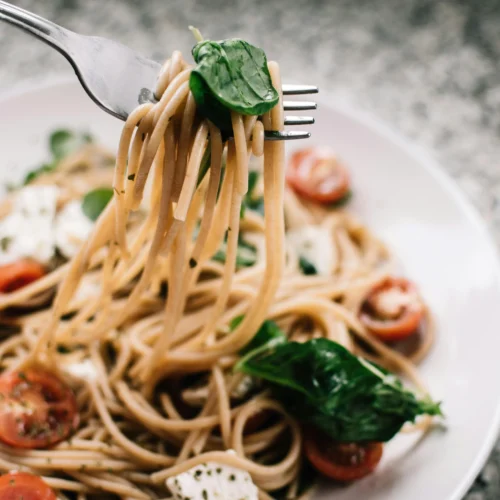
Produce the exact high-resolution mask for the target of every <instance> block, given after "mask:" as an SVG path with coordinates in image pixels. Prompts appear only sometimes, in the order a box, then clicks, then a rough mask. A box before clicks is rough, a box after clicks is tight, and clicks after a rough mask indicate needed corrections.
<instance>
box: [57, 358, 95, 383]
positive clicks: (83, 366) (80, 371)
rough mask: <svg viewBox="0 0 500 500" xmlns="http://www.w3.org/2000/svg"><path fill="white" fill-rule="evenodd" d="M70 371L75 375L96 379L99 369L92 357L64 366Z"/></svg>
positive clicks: (81, 377) (86, 378) (85, 378)
mask: <svg viewBox="0 0 500 500" xmlns="http://www.w3.org/2000/svg"><path fill="white" fill-rule="evenodd" d="M64 369H65V370H66V371H67V372H68V373H70V374H71V375H73V376H74V377H77V378H80V379H84V380H96V379H97V370H96V367H95V365H94V363H93V362H92V361H91V360H90V359H84V360H83V361H80V362H79V363H71V364H68V365H66V366H65V368H64Z"/></svg>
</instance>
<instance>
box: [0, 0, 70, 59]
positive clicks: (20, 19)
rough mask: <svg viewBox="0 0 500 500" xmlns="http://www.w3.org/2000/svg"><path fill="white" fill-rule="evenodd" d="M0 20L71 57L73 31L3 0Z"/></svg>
mask: <svg viewBox="0 0 500 500" xmlns="http://www.w3.org/2000/svg"><path fill="white" fill-rule="evenodd" d="M0 20H2V21H5V22H7V23H9V24H12V25H14V26H17V27H18V28H21V29H22V30H24V31H26V32H27V33H29V34H30V35H33V36H35V37H37V38H39V39H40V40H42V41H44V42H45V43H48V44H49V45H51V46H52V47H54V48H55V49H57V50H58V51H59V52H61V53H62V54H63V55H64V56H65V57H66V58H68V59H70V54H69V53H68V52H69V47H68V42H69V41H70V40H69V39H70V38H71V35H72V32H71V31H69V30H67V29H64V28H62V27H61V26H58V25H57V24H54V23H52V22H50V21H48V20H47V19H44V18H43V17H40V16H37V15H36V14H33V13H31V12H28V11H27V10H24V9H21V8H20V7H16V6H15V5H12V4H10V3H8V2H4V1H3V0H0Z"/></svg>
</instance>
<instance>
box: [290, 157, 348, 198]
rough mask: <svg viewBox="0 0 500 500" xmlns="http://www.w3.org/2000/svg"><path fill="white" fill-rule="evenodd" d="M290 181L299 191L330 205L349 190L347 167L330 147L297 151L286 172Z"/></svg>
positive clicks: (304, 195)
mask: <svg viewBox="0 0 500 500" xmlns="http://www.w3.org/2000/svg"><path fill="white" fill-rule="evenodd" d="M286 179H287V181H288V184H289V185H290V187H291V188H293V190H294V191H296V192H297V193H298V194H300V195H301V196H303V197H304V198H307V199H309V200H312V201H315V202H317V203H324V204H326V205H328V204H331V203H334V202H337V201H339V200H340V199H342V198H344V196H346V195H347V194H348V193H349V189H350V180H349V174H348V172H347V170H346V168H345V167H344V166H343V165H342V164H341V163H340V162H339V161H338V159H337V157H336V156H335V154H334V153H333V152H332V151H330V150H329V149H324V148H306V149H301V150H299V151H296V152H295V153H293V155H292V157H291V159H290V163H289V164H288V169H287V173H286Z"/></svg>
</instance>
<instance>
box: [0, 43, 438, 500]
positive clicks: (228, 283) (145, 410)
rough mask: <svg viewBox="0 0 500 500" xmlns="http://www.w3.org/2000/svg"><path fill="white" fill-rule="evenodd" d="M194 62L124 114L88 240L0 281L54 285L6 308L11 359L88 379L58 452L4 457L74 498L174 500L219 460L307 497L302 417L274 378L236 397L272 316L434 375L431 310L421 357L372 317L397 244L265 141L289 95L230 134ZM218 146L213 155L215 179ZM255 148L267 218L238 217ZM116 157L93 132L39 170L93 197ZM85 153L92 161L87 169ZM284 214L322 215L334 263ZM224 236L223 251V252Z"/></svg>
mask: <svg viewBox="0 0 500 500" xmlns="http://www.w3.org/2000/svg"><path fill="white" fill-rule="evenodd" d="M269 70H270V73H271V76H272V81H273V85H274V87H275V88H276V89H279V88H280V87H281V83H280V76H279V71H278V66H277V65H276V64H275V63H269ZM190 72H191V68H190V66H189V65H188V64H186V62H185V61H184V59H183V58H182V56H181V55H180V53H178V52H175V53H174V54H173V56H172V58H171V59H170V60H168V61H167V63H166V64H165V65H164V67H163V70H162V72H161V75H160V78H159V81H158V85H157V95H158V96H159V101H158V102H157V103H155V104H153V103H148V104H143V105H141V106H139V107H138V108H137V109H136V110H135V111H134V112H133V113H132V114H131V115H130V116H129V118H128V119H127V121H126V123H125V125H124V128H123V132H122V135H121V139H120V144H119V148H118V153H117V157H116V166H115V170H114V174H113V181H112V182H113V188H114V192H115V194H114V197H113V199H112V201H111V202H110V203H109V204H108V205H107V207H106V208H105V210H104V212H103V213H102V214H101V216H100V217H99V219H98V220H97V222H96V224H95V227H94V230H93V232H92V234H91V236H90V238H89V239H88V240H87V241H86V243H85V244H84V245H83V247H82V248H81V249H80V251H79V252H78V253H77V255H76V256H75V257H74V258H73V259H71V260H70V261H69V262H67V263H65V264H63V265H61V267H58V268H57V269H55V270H53V271H52V272H51V273H49V274H47V275H46V276H45V277H43V278H41V279H40V280H38V281H36V282H34V283H32V284H30V285H28V286H25V287H24V288H22V289H19V290H17V291H15V292H12V293H10V294H5V295H2V296H0V308H1V309H2V310H6V309H7V308H11V309H12V308H14V307H20V306H21V307H25V306H26V305H27V304H29V303H30V301H32V300H35V299H36V298H39V299H40V300H47V294H49V295H50V294H51V293H52V290H53V289H54V288H57V294H56V296H55V299H54V300H53V303H52V305H51V307H46V308H42V309H36V310H34V311H32V312H27V313H23V314H19V315H16V316H15V317H14V318H12V317H10V316H5V318H4V319H2V322H3V323H4V324H5V325H6V324H9V325H10V326H11V327H13V328H18V331H17V333H16V334H15V335H12V336H10V337H8V338H7V339H6V340H5V341H4V342H3V343H2V344H0V353H1V356H0V358H1V365H2V369H9V370H13V369H20V368H22V367H25V366H30V365H33V364H35V365H42V366H45V367H49V368H50V369H51V370H54V367H56V366H57V367H58V371H59V376H60V377H63V378H64V379H65V380H67V381H68V383H69V385H70V386H71V387H72V388H73V390H74V391H75V394H76V400H77V403H78V408H79V410H80V412H81V415H80V425H79V427H78V429H77V430H76V431H75V433H74V435H73V436H72V437H71V438H70V439H68V440H65V441H62V442H60V443H59V444H57V445H56V446H55V447H53V448H50V449H46V450H23V449H16V448H12V447H9V446H7V445H0V470H2V471H10V470H24V471H28V472H32V473H34V474H37V475H40V476H42V477H43V479H44V480H45V482H46V483H47V484H48V485H49V486H51V487H52V488H54V489H55V490H57V492H58V495H59V496H60V498H69V497H70V496H72V495H73V494H74V495H75V497H76V498H78V499H79V500H80V499H85V498H91V497H92V496H93V495H96V494H101V495H102V492H107V493H109V494H114V495H117V496H119V497H121V498H129V499H132V498H134V499H148V498H165V497H166V496H168V489H167V487H166V486H165V480H166V479H167V478H169V477H172V476H176V475H178V474H179V473H181V472H184V471H187V470H189V469H191V468H192V467H193V466H196V465H199V464H202V463H206V462H217V463H220V464H227V465H232V466H234V467H237V468H239V469H243V470H246V471H248V472H249V473H250V474H251V476H252V479H253V481H254V483H255V484H256V485H257V487H258V488H259V491H260V497H261V498H263V499H266V498H272V496H270V495H272V493H270V492H273V491H276V490H280V489H283V488H284V489H285V490H286V491H287V492H288V497H287V498H296V497H297V495H298V493H297V492H298V488H299V485H298V481H299V471H300V469H301V467H302V465H303V458H302V451H301V448H302V445H301V443H302V437H301V436H302V429H301V427H300V426H299V424H298V422H297V421H296V419H295V418H294V415H291V414H289V413H287V411H285V409H284V408H283V406H282V405H281V404H280V403H279V402H277V401H276V400H275V399H274V398H273V396H272V394H271V392H270V391H269V389H267V388H266V387H265V386H258V385H257V387H254V388H253V390H252V391H250V392H249V393H247V394H245V393H244V394H243V395H241V394H239V393H240V392H241V387H242V384H244V383H245V379H246V378H247V377H246V376H245V375H243V374H241V373H237V372H234V371H233V366H234V364H235V363H236V362H237V361H238V359H239V357H240V355H239V352H240V350H241V349H242V348H243V347H244V346H245V345H246V344H248V342H249V341H250V340H251V339H252V337H253V336H254V334H255V332H256V331H257V330H258V329H259V327H260V325H261V324H262V323H263V322H264V321H265V320H269V319H270V320H274V321H275V322H276V323H277V324H278V326H279V327H280V328H281V329H282V330H283V331H284V332H286V335H287V336H288V338H289V339H291V340H297V341H299V342H303V341H305V340H308V339H311V338H319V337H324V338H327V339H330V340H332V341H335V342H337V343H339V344H341V345H343V346H345V347H346V348H347V349H348V350H350V351H351V352H354V353H356V354H360V355H363V356H364V357H366V358H368V359H370V360H373V361H376V362H377V363H378V364H380V365H381V366H383V367H385V368H387V369H391V370H393V371H397V372H399V373H402V374H404V375H405V376H406V377H408V378H409V379H410V380H411V381H413V382H414V384H415V385H416V386H418V387H419V388H420V389H423V386H422V384H421V382H420V380H419V378H418V375H417V371H416V368H415V365H414V363H415V362H418V361H420V360H421V359H422V358H423V357H424V356H425V354H426V353H427V351H428V349H429V347H430V346H431V343H432V325H431V321H430V317H429V315H428V314H426V316H427V318H426V327H425V329H424V332H425V335H424V339H423V342H422V343H421V344H420V346H419V347H418V349H417V350H414V351H413V352H412V353H411V355H410V356H403V355H402V354H400V353H399V352H398V351H396V350H394V349H392V348H391V347H390V346H388V345H387V344H385V343H383V342H382V341H380V340H378V339H377V338H376V337H375V336H374V335H372V334H371V333H370V332H369V331H367V329H366V328H365V326H364V325H363V324H362V323H361V322H360V320H359V312H360V309H361V307H362V303H363V300H364V298H365V297H366V294H367V292H368V291H369V290H370V289H372V288H373V286H374V285H376V284H377V283H380V282H381V281H382V280H383V279H384V278H385V277H386V276H388V274H389V273H390V271H391V267H390V265H391V261H390V256H389V254H388V252H387V250H386V248H385V246H384V245H383V244H382V243H381V242H380V241H379V240H378V239H377V238H376V237H374V236H373V235H372V234H371V233H370V232H369V231H368V230H367V229H366V228H365V227H364V226H363V225H361V224H360V223H359V222H357V221H356V220H355V219H354V218H353V217H352V216H351V215H349V214H348V213H347V212H345V211H343V210H333V211H331V210H327V209H322V208H318V206H314V205H312V204H310V203H307V202H305V201H304V200H303V199H301V198H299V197H298V196H297V195H296V194H295V193H294V192H293V191H292V190H290V189H289V188H285V178H284V177H285V176H284V173H285V172H284V145H283V143H282V142H266V141H264V130H282V129H283V109H282V106H281V104H279V105H277V106H275V107H274V108H273V109H272V110H271V111H270V112H268V113H267V114H265V115H264V116H263V117H262V121H261V120H257V117H255V116H245V115H241V114H238V113H236V112H234V111H233V112H232V114H231V122H232V128H233V132H234V137H233V138H232V139H230V140H228V141H225V140H223V138H222V137H221V133H220V131H219V129H218V128H217V127H216V126H214V125H213V124H212V123H210V122H209V121H207V120H206V119H204V118H202V117H201V116H200V115H199V114H198V113H197V109H196V103H195V100H194V99H193V96H192V94H191V93H190V89H189V84H188V81H189V77H190ZM207 148H208V150H209V152H210V168H209V170H208V172H207V173H206V175H204V176H203V175H202V173H201V172H200V168H201V165H202V164H203V157H204V154H205V151H206V150H207ZM101 155H104V156H101ZM251 156H252V157H253V158H252V165H253V166H254V167H255V165H257V168H258V169H260V170H261V172H262V177H263V183H262V185H259V186H257V189H262V192H263V199H264V216H261V215H260V214H259V213H258V212H256V211H251V210H247V211H246V212H245V214H244V216H243V217H240V215H241V214H240V212H241V205H242V199H243V197H244V196H245V194H246V193H247V190H248V173H249V160H250V157H251ZM102 158H105V159H106V156H105V154H104V153H100V152H99V150H98V149H96V147H95V146H86V147H85V148H84V149H82V150H80V151H79V152H77V153H76V154H75V155H73V156H72V157H68V158H67V159H66V160H65V166H63V168H58V169H57V171H56V172H54V173H51V174H48V175H46V176H44V177H40V178H39V179H38V180H37V181H36V183H38V184H40V183H47V184H58V185H60V186H61V188H62V189H63V190H64V192H65V193H66V195H67V197H69V198H78V197H81V195H82V193H83V192H84V191H85V190H86V189H88V188H85V187H84V184H83V183H82V179H83V178H84V179H86V181H88V182H89V183H90V184H92V185H94V186H98V185H102V184H105V183H106V181H105V177H106V176H110V175H111V174H110V170H109V169H106V168H102V167H95V164H96V162H97V163H98V162H101V160H102ZM82 164H85V165H87V164H89V165H90V167H89V168H87V170H85V168H84V169H83V170H82V169H81V168H80V169H75V166H78V165H80V166H81V165H82ZM87 166H88V165H87ZM99 172H101V173H100V174H99ZM77 175H79V176H80V178H79V180H78V182H74V181H72V179H75V176H77ZM98 175H99V176H100V177H97V176H98ZM108 182H109V181H108ZM148 186H149V187H148ZM145 207H146V208H145ZM8 210H9V202H8V200H7V201H6V202H5V213H6V212H8ZM285 220H286V229H287V231H288V230H291V229H294V228H300V227H302V226H305V225H317V226H320V227H321V228H322V229H323V230H325V231H327V232H328V234H329V235H330V238H331V241H332V244H333V246H332V249H333V260H332V262H331V266H330V273H329V275H328V276H325V275H317V274H316V275H304V274H302V273H301V272H300V271H299V255H297V252H296V250H295V249H294V247H293V245H291V244H290V242H289V241H288V240H287V239H285ZM242 235H244V237H245V239H246V241H247V242H249V244H251V246H252V247H253V248H254V249H255V255H256V262H255V263H254V264H253V265H251V266H248V267H238V245H239V241H240V238H241V236H242ZM221 247H224V249H225V258H224V262H221V261H217V260H213V259H212V257H213V256H214V254H216V252H217V251H218V250H219V249H220V248H221ZM44 297H45V299H44ZM241 316H243V319H242V320H241V321H240V322H239V324H238V325H237V326H235V327H234V328H232V329H229V327H228V325H229V324H230V323H231V322H232V321H233V320H234V319H235V318H238V317H241ZM243 392H245V391H243ZM263 414H270V415H272V416H271V417H270V418H268V419H267V420H266V421H265V422H264V423H263V424H262V425H260V426H257V429H256V430H255V429H254V430H252V429H251V427H252V426H251V425H249V424H250V423H251V421H252V420H253V419H255V417H256V416H258V415H263ZM228 449H233V450H235V452H236V453H235V454H234V455H233V454H228V453H226V452H225V450H228ZM100 498H101V497H100Z"/></svg>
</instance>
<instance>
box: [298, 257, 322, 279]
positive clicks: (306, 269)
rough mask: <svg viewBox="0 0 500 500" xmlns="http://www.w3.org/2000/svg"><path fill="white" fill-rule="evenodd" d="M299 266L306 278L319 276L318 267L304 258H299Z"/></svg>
mask: <svg viewBox="0 0 500 500" xmlns="http://www.w3.org/2000/svg"><path fill="white" fill-rule="evenodd" d="M299 266H300V269H301V270H302V273H303V274H305V275H306V276H310V275H313V274H318V271H317V269H316V266H315V265H314V264H313V263H312V262H311V261H310V260H308V259H306V258H305V257H302V256H300V257H299Z"/></svg>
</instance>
